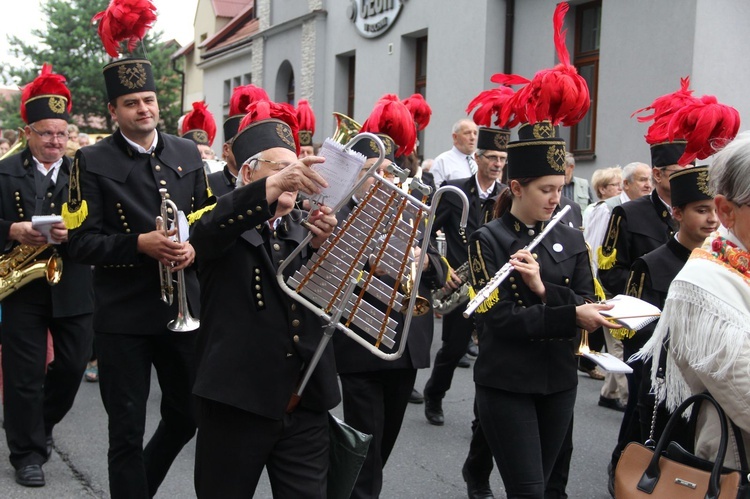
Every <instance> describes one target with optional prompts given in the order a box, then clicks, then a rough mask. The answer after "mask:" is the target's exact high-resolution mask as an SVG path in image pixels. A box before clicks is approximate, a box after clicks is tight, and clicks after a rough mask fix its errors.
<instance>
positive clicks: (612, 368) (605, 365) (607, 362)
mask: <svg viewBox="0 0 750 499" xmlns="http://www.w3.org/2000/svg"><path fill="white" fill-rule="evenodd" d="M581 356H583V357H586V358H587V359H590V360H592V361H594V362H596V364H597V365H598V366H599V367H601V368H602V369H604V370H605V371H607V372H608V373H624V374H630V373H632V372H633V368H632V367H630V366H629V365H627V364H626V363H625V362H623V361H621V360H620V359H618V358H617V357H615V356H614V355H612V354H609V353H607V352H586V353H582V354H581Z"/></svg>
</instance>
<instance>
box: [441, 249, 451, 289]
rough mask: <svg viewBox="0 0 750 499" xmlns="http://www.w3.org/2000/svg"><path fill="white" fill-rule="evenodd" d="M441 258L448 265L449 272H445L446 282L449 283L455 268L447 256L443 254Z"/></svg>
mask: <svg viewBox="0 0 750 499" xmlns="http://www.w3.org/2000/svg"><path fill="white" fill-rule="evenodd" d="M440 260H442V261H443V263H445V265H446V266H447V267H448V272H446V273H445V284H448V283H449V282H451V270H453V269H452V268H451V264H450V263H448V259H447V258H445V257H444V256H441V257H440Z"/></svg>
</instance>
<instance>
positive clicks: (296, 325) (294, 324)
mask: <svg viewBox="0 0 750 499" xmlns="http://www.w3.org/2000/svg"><path fill="white" fill-rule="evenodd" d="M292 327H299V319H294V320H293V321H292Z"/></svg>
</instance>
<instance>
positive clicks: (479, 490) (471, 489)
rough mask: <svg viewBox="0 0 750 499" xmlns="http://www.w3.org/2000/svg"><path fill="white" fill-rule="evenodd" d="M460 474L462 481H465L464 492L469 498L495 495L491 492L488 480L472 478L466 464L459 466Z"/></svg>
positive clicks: (480, 498) (489, 498) (475, 498)
mask: <svg viewBox="0 0 750 499" xmlns="http://www.w3.org/2000/svg"><path fill="white" fill-rule="evenodd" d="M461 475H462V476H463V477H464V482H466V493H467V494H468V496H469V499H494V498H495V496H494V495H493V494H492V489H491V488H490V482H489V480H482V481H478V480H474V479H473V478H472V477H471V475H470V474H469V472H468V471H467V470H466V466H464V467H463V468H461Z"/></svg>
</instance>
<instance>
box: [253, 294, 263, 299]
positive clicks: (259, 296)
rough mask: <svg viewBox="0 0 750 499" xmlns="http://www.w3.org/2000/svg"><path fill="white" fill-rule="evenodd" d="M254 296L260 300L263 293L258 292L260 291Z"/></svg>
mask: <svg viewBox="0 0 750 499" xmlns="http://www.w3.org/2000/svg"><path fill="white" fill-rule="evenodd" d="M255 297H256V298H257V299H259V300H262V299H263V295H262V294H260V293H258V294H257V295H255Z"/></svg>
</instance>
